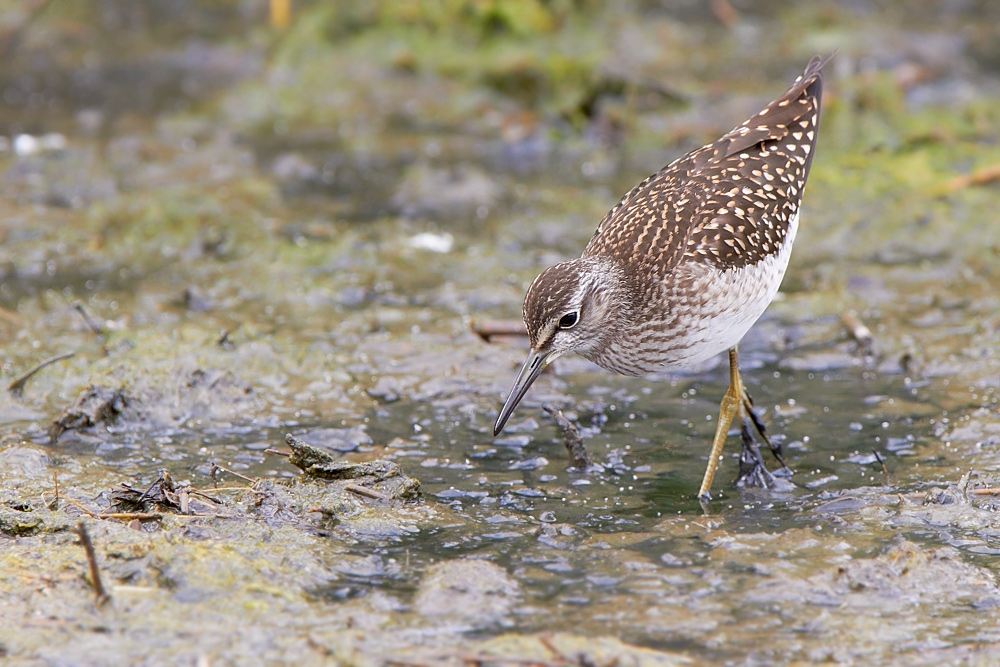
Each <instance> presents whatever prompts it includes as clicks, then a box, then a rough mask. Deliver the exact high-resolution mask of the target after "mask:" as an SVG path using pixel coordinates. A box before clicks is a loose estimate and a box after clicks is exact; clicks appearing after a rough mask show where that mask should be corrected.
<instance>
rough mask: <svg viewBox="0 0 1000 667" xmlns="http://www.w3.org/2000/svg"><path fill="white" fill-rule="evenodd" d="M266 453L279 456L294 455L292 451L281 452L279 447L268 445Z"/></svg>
mask: <svg viewBox="0 0 1000 667" xmlns="http://www.w3.org/2000/svg"><path fill="white" fill-rule="evenodd" d="M264 453H265V454H277V455H278V456H291V455H292V453H291V452H280V451H278V450H277V449H271V448H270V447H268V448H267V449H265V450H264Z"/></svg>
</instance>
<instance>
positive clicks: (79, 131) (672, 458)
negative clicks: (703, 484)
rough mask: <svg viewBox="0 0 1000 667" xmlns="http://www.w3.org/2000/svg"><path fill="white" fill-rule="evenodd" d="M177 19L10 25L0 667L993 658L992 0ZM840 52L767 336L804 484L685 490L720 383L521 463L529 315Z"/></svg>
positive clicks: (563, 375) (544, 420)
mask: <svg viewBox="0 0 1000 667" xmlns="http://www.w3.org/2000/svg"><path fill="white" fill-rule="evenodd" d="M186 7H187V9H186V10H184V11H178V10H177V9H176V5H175V3H169V2H148V3H141V4H139V5H136V4H134V3H128V2H117V1H112V2H101V3H81V4H79V5H76V4H73V5H72V6H70V5H68V4H67V5H66V6H63V3H45V2H29V1H27V0H26V1H25V2H19V3H14V4H13V5H12V6H10V7H5V8H3V9H0V55H2V56H3V58H2V62H3V67H2V68H0V69H2V72H0V94H2V100H3V101H2V104H0V341H2V356H0V389H2V391H0V573H2V576H0V600H2V605H0V619H2V623H0V655H2V656H3V657H4V658H5V659H7V660H10V661H12V663H13V664H43V663H57V664H114V663H119V664H123V663H158V662H164V663H171V664H268V663H282V662H284V663H288V662H294V663H301V664H352V665H439V664H440V665H468V664H481V665H502V664H512V663H514V662H517V663H518V664H540V665H569V664H573V665H576V664H579V665H612V664H615V665H683V664H726V665H764V664H766V665H775V664H777V665H791V664H807V663H816V662H832V663H844V664H862V663H863V664H900V665H921V664H956V663H963V664H964V663H968V664H984V665H985V664H993V663H994V662H996V661H997V656H998V655H1000V635H998V631H997V629H996V628H997V626H998V624H997V620H998V613H1000V611H998V610H1000V588H998V578H997V577H998V575H1000V568H998V566H997V554H998V553H1000V524H998V521H997V519H996V517H997V510H998V508H1000V472H998V471H1000V354H998V349H1000V296H998V294H1000V219H998V217H997V204H998V202H1000V180H998V178H997V174H1000V171H998V170H997V168H996V165H998V164H1000V131H998V128H1000V104H998V100H1000V52H998V51H997V48H996V44H1000V34H997V26H998V25H1000V16H998V15H997V12H996V9H997V8H996V7H995V6H994V5H993V4H992V3H985V2H983V3H971V4H967V5H962V6H961V7H958V6H956V7H951V6H948V7H944V6H939V5H937V4H930V3H916V5H915V6H914V7H913V8H912V11H908V12H905V13H904V12H902V11H901V10H899V9H898V8H896V7H895V6H894V5H891V4H889V3H869V2H862V3H860V4H859V3H855V4H853V5H851V7H850V8H848V7H845V6H843V5H842V4H840V3H832V2H817V3H805V4H797V5H796V6H795V7H794V8H790V7H788V6H787V5H786V3H771V2H761V3H727V2H720V3H704V4H699V3H693V4H690V5H683V6H677V7H674V6H671V5H669V3H667V4H663V3H660V4H657V3H648V2H626V3H612V4H604V3H595V2H567V3H559V2H556V3H544V2H535V1H534V0H517V1H514V0H510V1H508V0H500V1H498V2H492V3H464V2H444V3H388V2H386V3H381V2H376V3H367V4H365V3H339V2H338V3H301V4H300V3H293V9H294V11H293V15H292V21H291V23H290V24H289V26H288V27H287V28H284V29H282V28H279V27H277V26H275V25H273V24H272V23H271V22H270V18H269V14H268V4H267V3H264V2H249V3H239V4H236V5H231V6H230V5H227V4H225V3H223V4H221V5H220V4H219V3H198V2H195V3H189V4H188V5H186ZM834 48H837V49H839V51H838V53H837V55H836V57H835V58H834V60H833V61H832V62H831V63H830V66H829V72H828V77H827V83H826V98H825V101H824V110H823V117H822V121H821V130H820V139H819V145H818V148H817V156H816V159H815V162H814V165H813V170H812V175H811V177H810V182H809V184H808V187H807V189H806V192H805V202H804V210H803V213H802V223H801V228H800V232H799V235H798V238H797V239H796V248H795V252H794V253H793V255H792V260H791V264H790V267H789V270H788V275H787V276H786V278H785V282H784V284H783V287H782V291H781V292H780V293H779V296H778V298H777V299H776V300H775V302H774V303H773V304H772V305H771V306H770V308H769V309H768V310H767V312H766V313H765V314H764V316H763V317H762V318H761V320H760V321H759V322H758V323H757V325H756V326H755V327H754V328H753V329H752V330H751V332H750V333H749V334H748V336H747V338H746V339H745V340H744V341H743V343H742V344H741V360H742V362H743V377H744V380H745V381H746V383H747V388H748V390H749V391H750V393H751V394H752V395H753V397H754V399H755V401H756V405H757V406H758V408H759V409H760V411H761V413H762V417H763V419H764V421H765V422H766V424H767V427H768V432H769V433H770V434H772V437H773V438H774V439H775V441H776V442H777V443H780V444H781V446H782V449H783V453H784V459H785V462H786V463H787V465H788V467H789V468H790V469H791V470H792V471H793V474H792V476H791V477H790V478H788V479H787V481H788V482H789V483H790V484H789V485H788V486H787V487H785V486H783V487H782V488H781V490H762V489H737V488H735V486H734V485H733V482H734V481H735V479H736V476H737V474H738V471H739V456H738V454H739V449H738V444H739V442H738V434H737V432H736V431H734V432H733V433H732V434H731V437H730V441H729V442H728V443H727V449H726V452H725V459H724V461H723V463H722V465H721V466H720V471H719V475H718V477H717V480H716V485H715V492H716V493H715V497H714V499H713V501H712V503H711V505H710V507H709V509H708V512H707V513H706V512H705V510H704V509H703V508H702V507H701V506H700V505H699V503H698V501H697V499H696V498H695V493H696V492H697V489H698V483H699V482H700V480H701V474H702V472H703V470H704V465H705V458H706V456H707V451H708V447H709V444H710V442H711V438H712V434H713V432H714V428H715V421H714V420H715V418H716V415H717V413H718V402H719V400H720V399H721V397H722V394H723V393H724V391H725V388H726V383H727V381H728V369H726V368H725V367H724V363H723V362H724V360H723V359H722V358H720V359H719V360H713V361H712V362H710V363H707V364H705V365H704V366H703V367H701V368H697V369H693V370H687V371H678V372H668V373H664V374H662V375H657V376H651V377H646V378H624V377H618V376H613V375H610V374H608V373H606V372H604V371H601V370H600V369H598V368H597V367H595V366H593V365H591V364H590V363H588V362H586V361H584V360H582V359H579V358H561V359H559V361H558V362H556V363H555V364H554V365H553V366H552V367H551V368H550V369H549V370H548V371H547V372H546V373H545V374H544V375H543V376H542V377H540V378H539V380H538V381H537V382H536V384H535V386H533V387H532V389H531V391H530V392H529V393H528V394H527V395H526V396H525V398H524V400H523V402H522V404H521V406H520V407H519V408H518V411H517V413H516V414H515V415H514V416H513V418H512V419H511V422H510V424H509V425H508V428H507V429H506V430H505V432H504V433H503V434H502V435H501V436H499V437H497V438H494V437H493V436H492V427H493V422H494V420H495V418H496V413H497V410H498V409H499V406H500V404H501V401H502V399H503V397H504V392H506V390H507V389H508V388H509V385H510V382H511V381H512V379H513V377H514V375H515V374H516V372H517V368H518V367H519V365H520V363H521V362H522V361H523V358H524V353H525V348H526V341H525V340H524V338H523V337H522V336H520V335H519V332H520V328H519V325H518V324H517V321H518V318H519V316H520V305H521V299H522V297H523V294H524V290H525V288H526V287H527V284H528V283H529V282H530V280H532V279H533V278H534V277H535V275H537V273H538V272H539V271H540V270H541V269H542V268H544V267H545V266H547V265H549V264H551V263H553V262H556V261H559V260H562V259H566V258H568V257H572V256H575V255H577V254H579V252H580V251H581V249H582V248H583V246H584V245H585V244H586V242H587V240H588V239H589V237H590V235H591V234H592V233H593V230H594V228H595V226H596V223H597V222H598V221H599V220H600V218H601V217H602V216H603V215H604V213H605V212H606V211H607V209H608V208H609V207H610V206H612V205H613V204H614V203H615V202H616V201H617V199H618V197H619V196H620V195H621V194H622V193H623V192H625V191H626V190H627V189H629V188H630V187H631V186H632V185H634V184H635V183H636V182H638V181H639V180H641V179H642V178H644V177H645V176H646V175H648V174H649V173H651V172H652V171H654V170H656V169H658V168H659V167H661V166H662V165H664V164H666V163H668V162H670V161H671V160H673V159H674V158H676V157H678V156H680V155H682V154H683V153H684V152H686V151H688V150H691V149H693V148H696V147H698V146H700V145H701V144H703V143H705V142H706V141H709V140H711V139H713V138H714V137H715V136H716V135H718V134H719V133H721V132H724V131H726V130H728V129H730V128H731V127H732V126H733V125H735V124H736V123H738V122H740V121H741V120H742V119H743V118H745V117H746V116H747V115H749V114H750V113H753V112H755V111H756V110H757V109H758V108H759V105H760V104H761V103H765V102H767V101H768V100H769V99H771V98H772V97H773V96H774V95H775V94H776V93H778V92H780V91H781V90H783V87H784V86H785V85H786V84H787V82H788V81H789V80H790V79H791V77H794V76H795V75H796V74H797V73H798V72H800V71H801V67H802V65H803V64H804V63H805V62H807V61H808V59H809V57H810V56H812V55H813V54H814V53H817V52H823V53H825V52H829V51H832V50H833V49H834ZM45 362H48V363H47V364H46V365H44V366H41V367H39V366H40V365H42V364H44V363H45ZM32 371H35V372H33V373H32ZM8 387H10V389H8ZM567 448H571V450H570V451H568V449H567ZM764 456H765V460H766V461H768V462H769V464H770V465H772V466H773V467H775V468H776V467H777V464H776V463H774V462H771V461H770V460H769V459H767V456H768V452H766V451H765V452H764ZM81 521H82V522H83V524H84V526H85V529H86V533H87V535H88V536H89V540H90V541H91V543H92V545H93V548H94V553H93V558H92V559H90V558H89V557H88V554H87V551H86V550H85V549H84V547H83V546H82V544H81V537H80V532H79V529H78V524H79V523H80V522H81ZM92 568H96V569H97V572H98V573H99V578H100V579H101V581H102V582H103V589H104V590H105V591H106V594H107V596H108V598H109V599H107V600H106V601H101V600H99V599H98V596H97V595H96V594H95V583H96V582H95V580H94V576H93V574H92V572H93V570H92ZM80 656H87V657H86V658H81V657H80Z"/></svg>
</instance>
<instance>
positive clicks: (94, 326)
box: [73, 301, 104, 336]
mask: <svg viewBox="0 0 1000 667" xmlns="http://www.w3.org/2000/svg"><path fill="white" fill-rule="evenodd" d="M73 309H74V310H76V312H78V313H80V317H82V318H83V321H84V322H86V324H87V328H88V329H90V330H91V331H92V332H93V333H94V335H95V336H103V335H104V328H103V327H102V326H101V325H100V324H98V323H97V322H95V321H94V320H93V319H91V317H90V313H88V312H87V309H86V308H84V307H83V304H82V303H80V302H79V301H77V302H76V303H74V304H73Z"/></svg>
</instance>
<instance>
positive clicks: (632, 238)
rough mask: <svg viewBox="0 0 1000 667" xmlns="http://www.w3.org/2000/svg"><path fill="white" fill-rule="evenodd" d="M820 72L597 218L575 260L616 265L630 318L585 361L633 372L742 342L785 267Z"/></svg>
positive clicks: (685, 361)
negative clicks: (598, 260) (589, 259)
mask: <svg viewBox="0 0 1000 667" xmlns="http://www.w3.org/2000/svg"><path fill="white" fill-rule="evenodd" d="M825 63H826V60H823V59H821V58H819V57H816V58H813V60H812V61H811V62H810V63H809V65H808V67H806V70H805V72H804V73H803V74H802V76H800V77H799V78H798V79H796V81H795V83H794V84H792V86H791V87H790V88H789V89H788V90H787V91H786V92H785V94H784V95H782V96H781V97H779V98H778V99H776V100H775V101H773V102H772V103H771V104H769V105H768V106H767V107H765V108H764V109H763V110H762V111H761V112H760V113H758V114H756V115H754V116H753V117H751V118H750V119H748V120H746V121H745V122H743V123H741V124H740V125H738V126H737V127H736V128H734V129H733V130H732V131H731V132H729V133H727V134H726V135H724V136H723V137H722V138H720V139H719V140H718V141H716V142H714V143H712V144H709V145H707V146H704V147H702V148H699V149H698V150H696V151H693V152H692V153H689V154H688V155H685V156H684V157H682V158H680V159H679V160H676V161H675V162H673V163H671V164H670V165H668V166H666V167H664V168H663V169H662V170H660V171H659V172H657V173H655V174H653V175H652V176H650V177H649V178H647V179H646V180H645V181H643V182H642V183H640V184H639V185H638V186H636V187H635V188H634V189H633V190H632V191H631V192H629V193H628V194H627V195H625V197H624V198H623V199H622V200H621V201H620V202H619V203H618V205H617V206H615V207H614V208H613V209H611V211H609V212H608V214H607V215H606V216H605V218H604V219H603V220H602V221H601V224H600V225H599V226H598V228H597V231H596V232H595V234H594V236H593V238H592V239H591V240H590V243H589V244H588V245H587V248H586V249H585V250H584V253H583V256H584V257H596V258H606V259H607V260H609V261H610V262H609V264H613V265H615V266H617V267H619V268H620V271H621V275H622V276H624V277H625V278H626V279H627V280H628V282H629V285H628V290H627V291H628V294H629V295H630V299H629V301H630V303H628V304H623V307H625V308H627V310H628V311H629V312H630V313H631V316H630V321H629V322H628V323H627V325H625V326H623V327H622V328H621V330H620V331H618V332H616V333H615V335H614V336H613V337H612V338H611V339H610V341H609V342H608V343H607V345H606V346H604V347H602V348H597V349H594V350H593V351H591V352H589V353H588V354H586V355H585V356H588V358H591V359H592V360H593V361H595V362H596V363H598V364H600V365H601V366H604V367H605V368H609V369H611V370H615V371H617V372H620V373H625V374H629V375H638V374H642V373H647V372H650V371H654V370H657V369H659V368H662V367H664V366H675V365H691V364H694V363H698V362H700V361H702V360H704V359H707V358H709V357H711V356H713V355H716V354H718V353H719V352H721V351H724V350H726V349H728V348H731V347H733V346H734V345H736V344H737V343H738V342H739V341H740V339H742V337H743V336H744V334H745V333H746V332H747V330H749V328H750V327H751V326H752V325H753V323H754V322H755V321H756V320H757V318H758V317H760V315H761V314H762V313H763V312H764V309H765V308H766V307H767V305H768V304H769V303H770V302H771V300H772V299H773V297H774V295H775V293H776V292H777V289H778V286H779V284H780V283H781V279H782V277H783V276H784V272H785V267H786V266H787V264H788V257H789V254H790V252H791V245H792V241H793V240H794V237H795V231H796V227H797V224H798V211H799V205H800V203H801V201H802V189H803V187H804V185H805V182H806V178H807V176H808V174H809V167H810V165H811V164H812V157H813V151H814V148H815V145H816V134H817V127H818V121H819V108H820V97H821V93H822V73H821V71H822V67H823V65H824V64H825Z"/></svg>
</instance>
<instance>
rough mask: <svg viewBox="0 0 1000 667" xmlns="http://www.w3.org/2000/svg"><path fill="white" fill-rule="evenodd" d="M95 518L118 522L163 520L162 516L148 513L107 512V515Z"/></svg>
mask: <svg viewBox="0 0 1000 667" xmlns="http://www.w3.org/2000/svg"><path fill="white" fill-rule="evenodd" d="M97 518H99V519H118V520H119V521H131V520H132V519H138V520H139V521H159V520H161V519H162V518H163V515H162V514H153V513H150V512H108V513H107V514H100V515H98V517H97Z"/></svg>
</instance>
